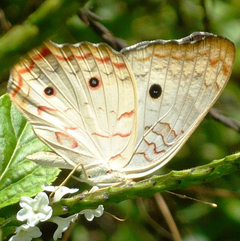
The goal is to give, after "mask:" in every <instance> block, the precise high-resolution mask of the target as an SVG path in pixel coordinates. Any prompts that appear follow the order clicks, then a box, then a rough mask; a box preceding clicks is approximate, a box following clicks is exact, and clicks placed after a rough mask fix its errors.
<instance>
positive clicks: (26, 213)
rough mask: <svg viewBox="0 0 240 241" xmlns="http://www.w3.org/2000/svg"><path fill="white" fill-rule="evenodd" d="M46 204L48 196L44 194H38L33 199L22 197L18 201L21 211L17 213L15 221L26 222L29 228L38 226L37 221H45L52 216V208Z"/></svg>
mask: <svg viewBox="0 0 240 241" xmlns="http://www.w3.org/2000/svg"><path fill="white" fill-rule="evenodd" d="M48 204H49V200H48V196H47V194H46V193H44V192H40V193H38V194H37V196H36V197H35V198H34V199H32V198H30V197H25V196H23V197H21V199H20V206H21V207H22V209H21V210H20V211H18V213H17V219H18V220H20V221H25V220H27V224H28V225H29V226H31V227H33V226H35V225H36V224H38V223H39V221H40V222H43V221H46V220H48V219H49V218H50V217H51V216H52V208H51V207H50V206H48Z"/></svg>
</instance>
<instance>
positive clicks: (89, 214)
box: [79, 186, 104, 221]
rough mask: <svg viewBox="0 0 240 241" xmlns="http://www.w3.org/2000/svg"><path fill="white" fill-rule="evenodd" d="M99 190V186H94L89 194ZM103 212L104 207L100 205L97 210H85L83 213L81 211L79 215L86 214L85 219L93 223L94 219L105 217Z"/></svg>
mask: <svg viewBox="0 0 240 241" xmlns="http://www.w3.org/2000/svg"><path fill="white" fill-rule="evenodd" d="M98 189H99V187H97V186H94V187H92V189H91V190H90V191H89V192H88V193H91V192H95V191H97V190H98ZM103 211H104V207H103V205H99V206H98V208H97V209H94V210H92V209H85V210H83V211H81V212H80V213H79V214H84V216H85V218H86V219H87V220H88V221H92V220H93V219H94V217H100V216H102V215H103Z"/></svg>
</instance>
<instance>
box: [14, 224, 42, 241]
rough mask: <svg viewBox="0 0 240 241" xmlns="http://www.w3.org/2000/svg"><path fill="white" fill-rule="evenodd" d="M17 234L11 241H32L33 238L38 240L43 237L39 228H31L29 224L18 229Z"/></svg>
mask: <svg viewBox="0 0 240 241" xmlns="http://www.w3.org/2000/svg"><path fill="white" fill-rule="evenodd" d="M15 233H16V235H13V236H12V237H11V238H10V239H9V241H31V240H32V239H33V238H38V237H40V236H41V235H42V232H41V231H40V230H39V228H38V227H30V226H28V225H27V224H23V225H21V226H20V227H18V228H17V229H16V232H15Z"/></svg>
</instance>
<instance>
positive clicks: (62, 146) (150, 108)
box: [8, 32, 235, 185]
mask: <svg viewBox="0 0 240 241" xmlns="http://www.w3.org/2000/svg"><path fill="white" fill-rule="evenodd" d="M234 58H235V47H234V44H233V43H232V42H230V41H229V40H227V39H226V38H223V37H219V36H216V35H213V34H210V33H203V32H196V33H193V34H191V35H190V36H188V37H186V38H183V39H179V40H170V41H164V40H155V41H150V42H142V43H139V44H136V45H133V46H131V47H128V48H126V49H123V50H122V51H121V52H120V53H119V52H116V51H114V50H112V49H111V48H110V47H108V46H107V45H106V44H91V43H87V42H83V43H79V44H75V45H68V44H64V45H58V44H54V43H49V42H48V43H45V44H44V45H43V46H41V47H39V48H37V49H33V50H32V51H31V52H30V53H28V55H27V56H25V58H23V59H22V60H21V61H20V62H19V63H18V64H16V65H15V66H14V69H13V71H12V74H11V77H10V81H9V85H8V92H9V95H10V97H11V100H12V101H13V102H14V103H15V104H16V106H17V107H18V109H19V110H20V111H21V112H22V113H23V114H24V115H25V117H26V118H27V119H28V121H30V123H31V124H32V127H33V129H34V131H35V133H36V135H37V136H38V137H39V138H40V139H41V140H42V141H44V142H45V143H46V144H47V145H48V146H49V147H50V148H51V149H52V150H53V151H54V152H55V153H56V154H57V155H56V154H51V153H37V154H35V155H33V156H31V158H32V159H33V160H35V161H36V162H40V163H41V164H45V165H51V166H57V167H61V168H69V169H72V168H74V167H75V166H76V165H78V164H79V163H80V164H81V167H82V168H83V169H84V171H83V172H82V173H83V174H82V175H81V179H82V181H84V182H87V183H89V184H92V185H111V184H114V183H122V182H126V181H129V180H132V179H134V178H139V177H143V176H146V175H148V174H150V173H152V172H154V171H155V170H157V169H159V168H160V167H161V166H163V165H165V164H166V163H167V162H168V161H169V160H170V159H171V158H172V157H173V156H174V155H175V154H176V152H177V151H178V150H179V149H180V148H181V146H182V145H183V144H184V143H185V142H186V140H187V139H188V138H189V136H190V135H191V134H192V132H193V131H194V130H195V129H196V127H197V126H198V124H199V123H200V122H201V120H202V119H203V118H204V116H205V115H206V114H207V112H208V111H209V109H210V107H211V106H212V105H213V104H214V102H215V101H216V100H217V98H218V97H219V95H220V93H221V92H222V90H223V89H224V87H225V85H226V84H227V81H228V79H229V77H230V74H231V72H232V68H233V62H234ZM80 169H81V168H80ZM84 173H85V174H84Z"/></svg>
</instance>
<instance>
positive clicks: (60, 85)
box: [9, 43, 137, 169]
mask: <svg viewBox="0 0 240 241" xmlns="http://www.w3.org/2000/svg"><path fill="white" fill-rule="evenodd" d="M9 95H10V97H11V99H12V100H13V102H14V103H15V104H16V105H17V107H18V108H19V109H20V111H21V112H22V113H23V114H24V115H25V116H26V117H27V119H28V120H29V121H30V122H31V124H32V126H33V129H34V131H35V133H36V134H37V135H38V136H39V137H40V138H41V139H42V140H43V141H44V142H45V143H46V144H47V145H49V147H50V148H52V149H53V150H54V151H55V152H56V153H57V154H59V155H60V156H62V157H63V158H64V159H65V160H66V161H67V162H68V163H69V168H72V167H74V166H75V165H76V164H79V163H82V164H83V165H84V166H85V168H86V169H87V167H88V166H91V165H98V164H102V163H108V162H110V163H113V164H112V165H113V167H115V166H116V167H121V166H124V165H125V163H126V162H127V161H128V160H129V158H130V157H131V155H132V152H133V150H134V146H135V139H136V125H137V121H136V118H137V112H136V110H137V101H136V87H135V81H134V80H133V76H132V74H131V70H130V68H129V67H128V64H127V63H126V61H125V59H124V57H123V56H122V55H121V54H119V53H117V52H114V51H113V50H111V49H110V48H109V47H108V46H106V45H104V44H101V45H93V44H90V43H81V44H78V45H61V46H60V45H56V44H52V43H45V45H44V46H42V47H40V48H37V49H34V50H33V51H31V52H30V53H29V54H28V56H26V57H25V58H24V59H23V60H22V61H21V62H20V63H18V64H17V65H16V66H15V67H14V69H13V71H12V75H11V79H10V82H9ZM122 96H128V98H122ZM115 163H116V165H115Z"/></svg>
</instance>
